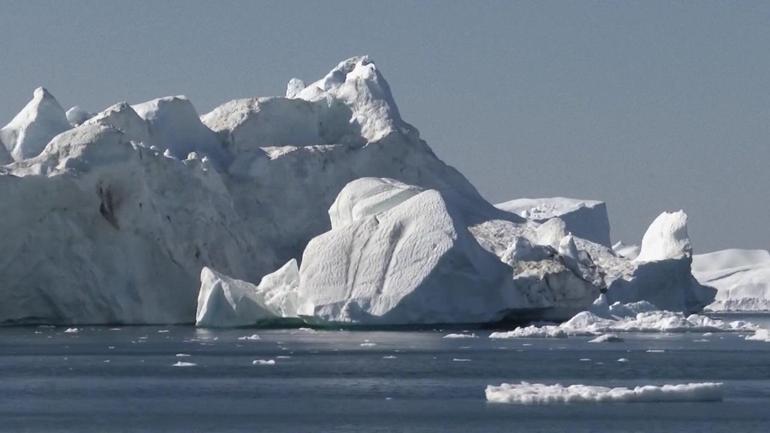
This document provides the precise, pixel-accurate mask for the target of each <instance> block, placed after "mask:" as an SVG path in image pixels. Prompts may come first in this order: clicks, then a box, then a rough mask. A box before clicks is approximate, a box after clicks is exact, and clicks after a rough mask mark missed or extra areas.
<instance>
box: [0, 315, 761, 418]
mask: <svg viewBox="0 0 770 433" xmlns="http://www.w3.org/2000/svg"><path fill="white" fill-rule="evenodd" d="M742 318H743V317H742ZM749 318H750V319H752V320H755V321H757V322H763V323H765V325H764V326H768V324H770V320H768V316H752V317H749ZM65 329H66V328H47V327H9V328H0V431H3V432H6V431H7V432H78V433H83V432H291V433H299V432H442V433H445V432H463V433H468V432H516V431H522V432H537V431H564V432H593V431H621V432H649V431H655V432H699V433H703V432H770V343H763V342H749V341H745V340H743V338H742V337H741V336H740V335H739V334H713V335H707V336H704V335H702V334H700V333H697V334H627V335H624V338H625V342H622V343H605V344H590V343H588V342H587V340H588V338H569V339H547V340H546V339H516V340H491V339H488V338H486V337H487V335H488V334H489V332H488V331H479V330H472V332H475V334H476V335H477V336H478V337H479V338H475V339H445V338H442V337H443V336H444V335H446V334H447V333H449V332H457V330H452V331H449V330H434V331H411V332H402V331H377V332H373V331H367V332H364V331H317V332H307V331H299V330H243V329H241V330H222V331H210V330H196V329H194V328H192V327H120V328H110V327H81V328H79V332H77V333H65V332H64V331H65ZM254 333H256V334H258V335H259V337H260V339H259V340H239V339H238V338H239V337H243V336H249V335H251V334H254ZM649 349H652V350H653V352H648V350H649ZM177 354H184V355H189V356H177ZM619 358H627V359H628V362H618V361H617V360H618V359H619ZM581 359H583V360H582V361H581ZM585 359H590V361H586V360H585ZM258 360H263V361H269V360H273V361H274V362H275V364H274V365H254V361H258ZM177 362H186V363H193V364H195V365H193V366H187V367H175V366H174V364H175V363H177ZM519 381H529V382H541V383H548V384H552V383H562V384H565V385H568V384H577V383H580V384H597V385H612V386H615V385H622V386H636V385H646V384H664V383H687V382H705V381H720V382H724V383H725V388H724V401H722V402H710V403H596V404H571V405H564V404H558V405H545V406H516V405H509V404H495V403H488V402H486V400H485V397H484V388H485V387H486V385H489V384H494V385H497V384H500V383H501V382H519Z"/></svg>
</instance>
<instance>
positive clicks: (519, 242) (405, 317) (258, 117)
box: [0, 57, 711, 326]
mask: <svg viewBox="0 0 770 433" xmlns="http://www.w3.org/2000/svg"><path fill="white" fill-rule="evenodd" d="M73 125H74V126H73ZM0 140H2V143H3V146H2V148H1V149H2V150H0V163H2V164H4V165H3V166H2V167H0V196H2V197H3V205H4V215H3V218H2V219H0V237H2V239H3V247H4V251H6V254H5V255H4V256H3V258H0V269H2V272H0V297H2V299H3V303H2V304H0V322H53V323H137V324H141V323H190V322H193V321H195V320H196V312H199V313H201V314H199V315H197V316H199V317H198V319H199V320H198V322H199V324H201V325H207V326H225V324H227V326H231V325H241V324H253V323H255V322H259V321H260V320H262V319H263V316H265V314H267V313H269V314H270V315H272V316H275V317H276V318H279V317H280V318H291V317H296V316H300V317H304V318H305V319H306V320H315V321H319V322H345V323H352V324H359V323H360V324H368V323H372V324H378V323H383V324H395V323H398V324H401V323H437V322H453V323H457V322H486V321H496V320H508V319H517V320H519V319H529V318H532V319H538V318H544V317H546V318H553V319H566V318H569V317H572V316H573V315H574V314H575V313H577V312H579V311H581V310H584V309H586V308H588V306H590V303H591V301H592V300H593V299H595V298H596V297H597V296H598V295H599V292H600V291H602V290H606V291H607V293H608V295H607V296H608V297H611V298H613V299H616V300H622V301H626V300H633V298H640V299H644V298H645V297H646V296H647V295H648V294H649V295H650V296H653V297H655V300H654V302H656V303H661V305H660V306H661V307H664V308H672V309H682V310H689V309H697V308H699V306H700V305H701V304H704V305H705V304H706V303H709V302H711V300H710V299H706V300H704V298H707V297H708V296H707V295H708V294H706V296H701V294H696V295H692V294H691V293H690V292H698V290H697V287H696V288H693V287H695V286H692V285H691V284H690V283H692V281H690V279H691V278H692V277H691V276H690V273H689V252H686V254H683V255H682V257H680V258H673V257H671V256H670V254H669V253H668V250H670V249H673V250H677V248H678V249H679V250H682V251H684V250H683V249H682V248H681V245H679V243H678V242H673V243H665V242H664V243H663V244H659V245H658V246H656V247H654V248H652V247H651V248H652V249H650V248H648V250H650V251H653V250H662V251H664V254H663V255H664V256H665V259H663V258H661V255H660V254H658V255H653V256H645V257H648V258H649V257H652V258H653V259H655V260H653V261H630V260H628V259H626V258H623V257H618V256H617V255H616V254H615V253H614V252H613V251H612V250H611V249H610V248H609V247H608V246H609V231H608V229H607V230H604V228H596V227H600V226H601V227H603V225H604V220H605V219H606V210H604V208H603V205H601V206H600V205H598V204H594V203H589V202H583V203H584V204H583V205H581V206H583V207H585V208H589V209H591V210H592V212H593V214H594V215H596V221H591V218H592V217H588V216H580V215H583V214H582V213H581V212H582V211H580V210H579V209H578V210H577V211H574V212H573V211H569V210H567V207H566V206H561V205H560V206H555V207H554V209H555V210H554V211H553V212H552V215H550V216H553V218H550V219H545V220H544V219H543V218H542V217H543V215H540V216H537V217H533V218H524V217H522V216H519V215H517V214H515V213H512V212H509V211H505V210H501V209H498V208H495V207H494V206H492V205H491V204H490V203H488V202H487V201H486V200H484V199H483V198H482V197H481V195H480V194H479V193H478V192H477V191H476V189H475V188H474V187H473V186H472V185H471V184H470V183H469V182H468V181H467V180H466V179H465V178H464V177H463V176H462V175H461V174H460V173H459V172H457V171H456V170H455V169H453V168H452V167H449V166H447V165H446V164H444V163H443V162H442V161H441V160H439V159H438V158H437V157H436V155H435V154H434V153H433V152H432V151H431V149H430V148H429V147H428V145H427V144H426V143H425V142H424V141H423V140H422V139H420V136H419V132H418V131H417V129H415V128H414V127H412V126H411V125H409V124H408V123H407V122H405V121H404V120H403V119H401V116H400V114H399V111H398V108H397V106H396V104H395V101H394V100H393V98H392V96H391V94H390V89H389V86H388V84H387V82H386V81H385V79H384V77H383V76H382V74H381V72H380V71H379V69H378V68H377V66H376V65H375V64H374V63H373V62H372V61H371V60H370V59H369V58H367V57H354V58H351V59H348V60H346V61H343V62H341V63H340V64H338V65H337V66H336V67H335V68H333V69H332V71H331V72H330V73H329V74H327V75H326V76H325V77H323V78H322V79H321V80H318V81H316V82H314V83H311V84H308V85H305V84H304V83H303V82H301V81H300V80H296V79H293V80H292V81H291V82H290V83H289V85H288V87H287V93H286V96H284V97H269V98H248V99H239V100H235V101H231V102H227V103H225V104H223V105H222V106H220V107H218V108H215V109H214V110H213V111H212V112H211V113H208V114H206V115H204V116H201V117H199V116H198V114H197V113H196V111H195V108H194V107H193V105H192V103H191V102H190V101H189V100H187V99H186V98H185V97H183V96H173V97H165V98H159V99H155V100H152V101H148V102H144V103H139V104H134V105H129V104H128V103H119V104H116V105H113V106H111V107H108V108H107V109H105V110H103V111H101V112H99V113H96V114H94V115H91V114H89V113H84V112H82V110H80V111H78V110H74V111H71V112H70V116H69V120H68V117H67V115H66V113H64V111H63V109H62V108H61V106H60V105H59V104H58V102H56V100H55V98H54V97H53V96H52V95H51V94H50V93H49V92H47V91H45V90H43V89H38V90H36V91H35V95H34V98H33V100H32V101H31V102H30V103H29V104H28V105H27V106H26V107H25V108H24V109H23V110H22V112H21V113H20V114H19V115H17V116H16V117H15V118H14V119H13V120H12V121H11V122H10V123H9V124H8V125H7V126H6V127H4V128H3V129H2V132H1V133H0ZM564 203H566V201H564ZM564 203H562V204H564ZM557 207H558V209H556V208H557ZM578 207H580V206H578ZM327 211H328V213H327ZM572 214H575V215H578V216H580V217H579V218H578V220H580V221H583V222H584V223H585V224H589V225H590V224H591V223H595V224H596V227H594V228H592V229H590V230H587V231H583V229H581V227H582V226H581V225H580V224H578V223H577V222H575V221H573V220H571V219H570V218H571V217H570V215H572ZM528 215H529V214H528ZM556 216H558V217H563V218H564V219H560V218H557V217H556ZM565 220H566V222H565ZM591 232H594V233H593V234H592V233H591ZM600 232H601V233H600ZM605 234H606V239H605ZM581 235H582V236H585V237H588V238H589V239H584V238H583V237H581ZM669 235H671V236H674V238H676V237H677V236H678V235H679V232H676V231H674V232H672V233H670V234H666V233H663V232H661V233H659V234H658V235H657V236H658V237H661V236H669ZM677 239H678V238H677ZM643 244H645V245H647V244H649V245H654V243H653V244H651V243H650V242H646V241H645V242H644V243H643ZM661 245H662V246H661ZM671 245H673V246H671ZM669 247H671V248H669ZM644 248H645V246H644V245H643V249H644ZM645 254H648V253H645ZM300 258H302V261H301V263H298V262H297V261H296V260H297V259H300ZM204 268H208V271H206V272H204V273H203V274H204V275H203V277H204V278H203V282H201V279H200V277H201V274H202V272H201V270H202V269H204ZM276 269H278V271H275V270H276ZM214 270H216V271H214ZM273 271H275V272H273ZM271 272H272V273H271ZM260 280H261V282H260V283H259V284H254V282H256V281H260ZM661 281H663V282H667V283H666V285H665V286H663V287H659V285H660V282H661ZM658 292H663V293H665V296H662V295H656V293H658ZM198 301H199V302H198ZM252 301H253V302H252ZM669 301H670V302H669ZM249 302H252V303H253V304H254V305H257V306H259V307H260V308H259V309H257V308H254V307H253V305H252V306H247V305H251V304H249ZM263 310H264V311H263ZM266 312H267V313H266Z"/></svg>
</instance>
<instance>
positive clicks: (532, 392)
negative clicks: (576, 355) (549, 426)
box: [484, 382, 723, 405]
mask: <svg viewBox="0 0 770 433" xmlns="http://www.w3.org/2000/svg"><path fill="white" fill-rule="evenodd" d="M722 389H723V385H722V383H720V382H702V383H686V384H677V385H668V384H667V385H645V386H637V387H634V388H626V387H614V388H610V387H606V386H595V385H569V386H564V385H561V384H555V385H546V384H542V383H528V382H521V383H503V384H501V385H499V386H495V385H488V386H487V388H486V390H485V391H484V392H485V394H486V397H487V401H489V402H491V403H509V404H522V405H546V404H565V403H615V402H618V403H652V402H670V401H689V402H705V401H721V400H722V398H723V392H722Z"/></svg>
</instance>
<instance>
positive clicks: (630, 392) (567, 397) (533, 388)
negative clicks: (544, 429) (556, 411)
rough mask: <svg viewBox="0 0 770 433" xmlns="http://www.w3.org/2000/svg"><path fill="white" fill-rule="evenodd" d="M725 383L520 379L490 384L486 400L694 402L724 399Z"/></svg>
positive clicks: (495, 401) (519, 401)
mask: <svg viewBox="0 0 770 433" xmlns="http://www.w3.org/2000/svg"><path fill="white" fill-rule="evenodd" d="M621 359H623V358H621ZM722 387H723V384H722V383H718V382H716V383H715V382H704V383H686V384H676V385H671V384H666V385H662V386H656V385H643V386H637V387H634V388H626V387H615V388H609V387H606V386H591V385H569V386H563V385H560V384H555V385H545V384H542V383H527V382H521V383H503V384H501V385H498V386H495V385H489V386H487V389H486V390H485V394H486V396H487V401H490V402H492V403H510V404H559V403H617V402H622V403H650V402H669V401H674V402H676V401H679V402H681V401H690V402H692V401H721V400H722Z"/></svg>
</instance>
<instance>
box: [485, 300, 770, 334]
mask: <svg viewBox="0 0 770 433" xmlns="http://www.w3.org/2000/svg"><path fill="white" fill-rule="evenodd" d="M756 329H758V328H757V326H756V325H754V324H753V323H750V322H745V321H742V320H735V321H730V322H726V321H723V320H719V319H712V318H710V317H707V316H703V315H699V314H690V315H686V314H684V313H681V312H676V311H666V310H659V309H658V308H657V307H656V306H655V305H652V304H650V303H649V302H646V301H640V302H634V303H628V304H621V303H619V302H615V303H613V304H609V303H608V302H607V297H606V295H602V296H600V297H599V298H597V299H596V301H594V304H593V305H592V306H591V308H590V309H589V310H586V311H581V312H580V313H578V314H576V315H575V316H574V317H572V318H571V319H569V320H567V321H565V322H563V323H561V324H559V325H529V326H522V327H517V328H515V329H513V330H511V331H498V332H493V333H491V334H490V335H489V338H493V339H505V338H566V337H569V336H597V338H594V339H592V340H590V341H591V342H608V341H613V340H614V341H617V340H615V339H616V338H618V336H617V335H613V333H622V332H672V333H673V332H677V333H679V332H753V331H755V330H756Z"/></svg>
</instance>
